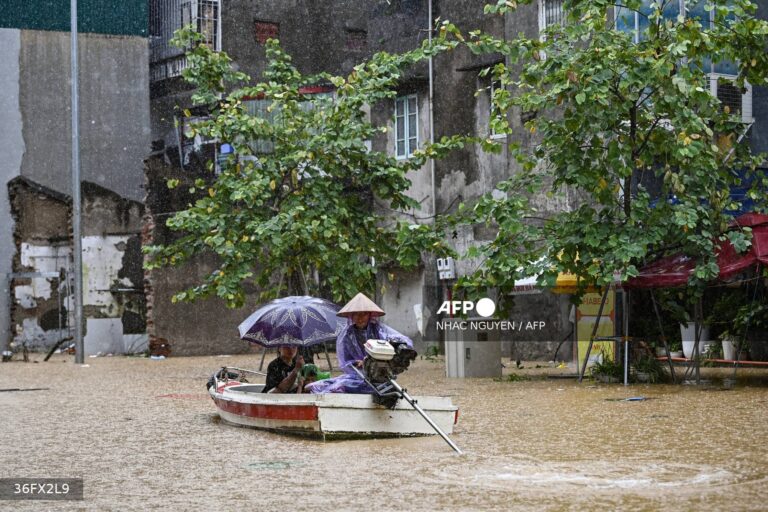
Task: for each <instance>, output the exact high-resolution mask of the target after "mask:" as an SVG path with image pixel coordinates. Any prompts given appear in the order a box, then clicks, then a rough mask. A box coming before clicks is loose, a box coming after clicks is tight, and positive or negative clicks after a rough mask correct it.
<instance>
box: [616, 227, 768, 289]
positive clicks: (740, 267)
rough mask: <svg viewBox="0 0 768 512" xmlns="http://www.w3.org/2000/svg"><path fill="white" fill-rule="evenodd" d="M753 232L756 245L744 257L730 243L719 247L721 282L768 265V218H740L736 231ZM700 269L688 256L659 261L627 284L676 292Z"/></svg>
mask: <svg viewBox="0 0 768 512" xmlns="http://www.w3.org/2000/svg"><path fill="white" fill-rule="evenodd" d="M737 226H741V227H744V226H747V227H751V228H752V245H751V246H750V248H749V250H748V251H746V252H744V253H743V254H739V253H738V252H736V249H735V248H734V247H733V244H731V242H730V241H728V240H726V241H724V242H721V243H719V245H718V246H717V248H716V252H717V266H718V267H720V274H719V276H718V278H719V279H720V280H721V281H726V280H728V279H729V278H731V277H733V276H734V275H736V274H738V273H740V272H743V271H744V270H745V269H747V268H750V267H755V266H756V265H768V215H762V214H758V213H747V214H745V215H742V216H740V217H738V218H737V219H736V220H734V222H733V223H732V227H734V228H735V227H737ZM695 268H696V261H695V260H694V259H693V258H691V257H689V256H686V255H684V254H675V255H672V256H666V257H664V258H661V259H658V260H656V261H654V262H653V263H650V264H648V265H647V266H645V267H643V268H641V269H640V273H639V275H637V276H635V277H633V278H631V279H629V280H628V281H627V282H625V283H624V285H623V286H624V287H625V288H675V287H682V286H686V285H687V284H688V279H689V278H690V276H691V274H692V273H693V271H694V269H695Z"/></svg>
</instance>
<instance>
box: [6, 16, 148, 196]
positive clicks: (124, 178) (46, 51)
mask: <svg viewBox="0 0 768 512" xmlns="http://www.w3.org/2000/svg"><path fill="white" fill-rule="evenodd" d="M69 38H70V36H69V34H67V33H64V32H43V31H28V30H24V31H21V49H20V54H19V78H18V84H19V86H18V89H19V91H20V100H19V104H20V108H21V113H22V117H23V119H24V124H23V136H24V141H25V144H26V152H25V153H24V159H23V162H22V165H21V174H22V175H24V176H26V177H28V178H30V179H32V180H34V181H36V182H38V183H40V184H42V185H44V186H47V187H49V188H51V189H53V190H57V191H59V192H65V193H66V192H68V191H69V190H70V189H71V181H70V161H71V156H70V155H71V153H70V140H71V130H70V105H69V103H70V101H69V98H70V96H69V90H70V87H69V78H70V58H69V55H70V52H69V46H70V45H69ZM78 43H79V59H80V161H81V176H82V179H83V180H84V181H91V182H93V183H97V184H99V185H101V186H103V187H106V188H109V189H111V190H113V191H115V192H117V193H119V194H121V195H122V196H124V197H127V198H130V199H136V200H138V199H141V197H142V196H143V192H142V190H141V185H142V183H143V178H142V176H143V159H144V157H145V155H146V154H147V152H148V150H149V145H150V129H149V82H148V73H149V70H148V66H147V62H148V48H147V39H146V38H143V37H132V36H104V35H91V34H84V35H81V36H80V37H79V40H78Z"/></svg>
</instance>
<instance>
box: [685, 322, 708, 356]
mask: <svg viewBox="0 0 768 512" xmlns="http://www.w3.org/2000/svg"><path fill="white" fill-rule="evenodd" d="M680 337H681V338H682V340H683V354H685V357H686V358H687V359H691V358H692V357H693V352H694V348H695V347H696V324H695V323H690V324H680ZM708 341H709V327H708V326H706V325H704V326H702V328H701V338H700V339H699V355H700V356H703V355H704V352H705V348H704V344H705V343H706V342H708Z"/></svg>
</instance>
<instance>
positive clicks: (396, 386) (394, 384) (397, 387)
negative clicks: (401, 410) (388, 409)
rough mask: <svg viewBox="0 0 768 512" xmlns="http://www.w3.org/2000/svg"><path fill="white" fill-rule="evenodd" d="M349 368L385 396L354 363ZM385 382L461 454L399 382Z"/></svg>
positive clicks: (393, 380)
mask: <svg viewBox="0 0 768 512" xmlns="http://www.w3.org/2000/svg"><path fill="white" fill-rule="evenodd" d="M350 368H352V369H353V370H354V371H355V372H356V373H357V374H358V375H359V376H360V378H361V379H363V380H364V381H365V382H366V383H367V384H368V385H369V386H371V388H372V389H373V391H374V393H376V394H377V395H379V396H385V395H386V394H387V393H384V395H382V393H381V391H379V389H378V388H377V387H376V386H374V385H373V383H371V381H369V380H368V379H367V378H366V377H365V375H364V374H363V372H361V371H360V370H359V369H358V368H357V367H355V366H354V365H350ZM387 384H389V385H390V386H391V387H392V388H393V389H394V390H395V391H396V392H397V394H399V395H400V396H401V397H402V398H404V399H405V401H406V402H408V403H409V404H410V405H411V407H413V408H414V409H415V410H416V412H418V413H419V414H421V417H422V418H424V420H426V422H427V423H429V426H430V427H432V428H433V429H434V431H435V432H437V433H438V434H439V435H440V437H442V438H443V440H444V441H445V442H446V443H448V446H450V447H451V448H453V451H455V452H456V453H458V454H459V455H462V453H463V452H462V451H461V450H459V447H458V446H456V443H454V442H453V441H451V439H450V438H449V437H448V435H447V434H446V433H445V432H443V430H442V429H441V428H440V427H438V426H437V423H435V422H434V421H432V418H430V417H429V416H427V413H426V412H424V409H422V408H421V407H420V406H419V404H417V403H416V400H414V399H413V398H412V397H411V395H409V394H408V393H407V392H406V391H405V390H404V389H403V388H402V387H400V384H398V383H397V382H396V381H395V379H389V380H388V381H387Z"/></svg>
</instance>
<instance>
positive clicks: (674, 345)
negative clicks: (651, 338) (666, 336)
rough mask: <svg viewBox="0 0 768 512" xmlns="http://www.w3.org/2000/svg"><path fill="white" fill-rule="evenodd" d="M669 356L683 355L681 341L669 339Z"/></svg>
mask: <svg viewBox="0 0 768 512" xmlns="http://www.w3.org/2000/svg"><path fill="white" fill-rule="evenodd" d="M669 356H670V357H683V343H682V342H681V341H677V340H675V341H671V342H670V343H669Z"/></svg>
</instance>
